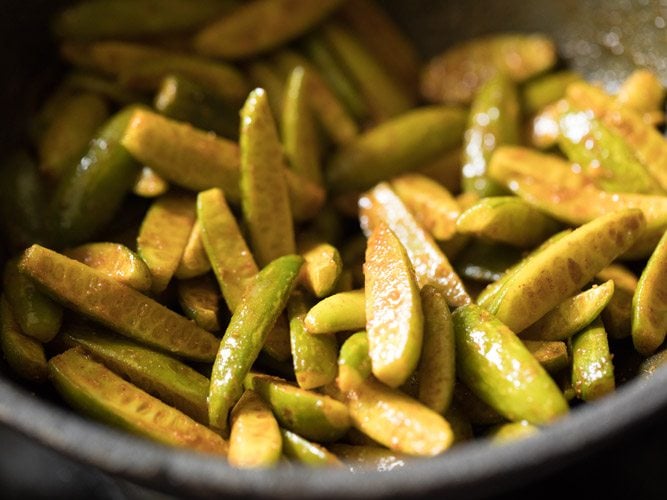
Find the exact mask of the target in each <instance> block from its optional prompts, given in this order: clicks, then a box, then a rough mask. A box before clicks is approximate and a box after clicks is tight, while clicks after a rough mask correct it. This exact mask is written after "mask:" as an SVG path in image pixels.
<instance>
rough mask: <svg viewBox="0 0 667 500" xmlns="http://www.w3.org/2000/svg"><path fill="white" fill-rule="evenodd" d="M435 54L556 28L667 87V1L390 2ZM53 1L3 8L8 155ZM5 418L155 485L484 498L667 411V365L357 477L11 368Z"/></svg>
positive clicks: (571, 44)
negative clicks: (264, 458) (87, 406)
mask: <svg viewBox="0 0 667 500" xmlns="http://www.w3.org/2000/svg"><path fill="white" fill-rule="evenodd" d="M382 3H383V4H385V5H386V6H387V8H388V9H389V11H390V12H391V14H392V15H393V16H394V17H395V18H396V19H397V21H398V22H399V24H401V25H402V26H403V27H404V28H405V30H406V31H407V32H408V33H409V34H410V36H411V37H412V38H413V39H415V40H416V42H417V44H418V47H419V48H420V50H421V51H422V52H423V54H424V55H425V56H429V55H433V54H435V53H436V52H438V51H440V50H442V49H444V48H445V47H447V46H448V45H450V44H451V43H453V42H455V41H458V40H462V39H466V38H469V37H472V36H476V35H480V34H484V33H489V32H494V31H507V30H516V31H541V32H545V33H548V34H550V35H551V36H553V37H554V38H555V39H556V41H557V42H558V44H559V48H560V51H561V54H562V55H563V57H564V59H565V61H566V64H567V65H568V66H570V67H574V68H575V69H577V70H578V71H580V72H582V73H583V74H585V75H586V76H588V77H589V78H592V79H596V80H601V81H604V82H605V83H606V84H607V85H608V87H610V88H614V87H616V86H617V85H618V82H619V81H621V80H622V79H623V77H624V76H626V75H627V74H628V73H629V71H630V70H631V69H632V68H633V67H635V66H636V65H644V66H648V67H650V68H652V69H654V70H655V71H656V72H658V73H659V74H660V75H661V77H662V79H663V82H664V83H666V84H667V30H666V29H665V22H666V21H667V4H666V3H665V2H664V0H604V1H603V0H599V1H594V0H551V1H547V0H540V1H538V0H533V1H531V2H525V1H522V0H501V1H497V2H491V1H489V0H475V1H472V0H466V1H453V0H449V1H448V0H442V1H436V0H433V1H429V0H412V1H410V2H404V1H401V0H397V1H385V2H382ZM57 4H58V2H54V1H53V0H21V1H18V0H17V1H5V2H3V15H2V16H0V67H2V69H3V78H2V79H1V80H0V110H2V112H1V113H0V157H2V154H3V153H4V152H6V151H7V150H9V149H10V148H11V146H12V144H13V143H14V142H16V141H17V140H18V138H19V137H20V133H21V130H22V127H23V124H24V123H25V121H26V117H27V116H28V114H29V110H30V109H32V108H33V107H34V104H35V101H36V99H38V98H39V96H40V95H41V94H43V92H44V89H45V82H46V84H48V82H49V81H50V80H52V78H53V77H54V75H56V74H57V65H55V64H54V63H53V60H54V48H53V45H51V44H50V43H49V40H48V18H49V16H50V15H51V14H52V12H53V10H54V9H55V8H56V7H57ZM0 371H2V373H1V374H0V423H3V424H5V425H7V426H9V427H12V428H14V429H16V430H18V431H19V432H21V433H23V434H25V435H27V436H28V437H30V438H32V439H34V440H35V441H37V442H40V443H42V444H44V445H46V446H47V447H50V448H52V449H54V450H56V451H58V452H60V453H62V454H63V455H65V456H68V457H70V458H73V459H75V460H77V461H79V462H82V463H85V464H88V465H90V466H92V467H97V468H99V469H100V470H102V471H105V472H107V473H109V474H112V475H116V476H119V477H122V478H126V479H129V480H131V481H134V482H136V483H139V484H143V485H147V486H149V487H151V488H154V489H156V490H161V491H164V492H169V493H172V494H183V495H186V496H188V497H202V498H207V497H211V498H212V497H217V498H220V497H221V496H225V497H237V496H238V497H241V496H242V497H244V498H251V497H288V498H327V497H345V498H380V497H397V496H403V497H416V496H422V497H423V496H427V495H432V494H438V495H447V498H459V497H466V498H469V497H478V496H481V495H488V494H491V493H494V492H498V491H501V490H504V489H506V488H508V487H510V486H512V485H515V484H517V483H518V482H519V481H521V482H522V483H525V482H527V481H534V480H537V479H539V478H541V477H544V476H546V475H548V474H553V473H554V472H556V471H557V470H559V469H562V468H564V467H565V466H567V465H570V464H573V463H577V462H582V461H583V460H585V459H586V458H588V457H590V456H592V455H593V454H595V453H600V450H607V449H610V447H611V446H613V445H614V444H615V443H616V442H617V441H618V440H619V439H620V438H621V437H623V436H625V435H627V434H628V433H629V432H631V431H633V430H637V429H638V428H643V427H646V426H649V425H655V422H656V421H657V420H658V419H660V418H664V417H665V416H666V415H667V369H666V370H662V371H658V372H657V373H656V374H655V376H654V377H653V378H652V379H650V380H647V381H638V380H634V381H630V382H628V383H627V384H624V385H623V386H622V387H620V389H619V390H618V391H617V393H616V394H615V395H613V396H611V397H608V398H606V399H604V400H602V401H599V402H597V403H591V404H588V405H585V406H582V407H579V408H577V409H576V410H574V411H573V412H572V414H571V416H570V417H568V418H566V419H564V420H563V421H560V422H558V423H556V424H554V425H553V426H551V427H549V428H548V429H546V430H545V431H544V432H541V433H540V434H539V435H537V436H535V437H532V438H530V439H527V440H524V441H521V442H515V443H512V444H508V445H504V446H502V447H499V446H495V447H491V446H490V445H489V444H487V443H486V442H484V441H478V442H474V443H472V444H469V445H465V446H462V447H459V448H457V449H454V450H452V451H451V452H449V453H446V454H444V455H442V456H440V457H437V458H433V459H428V460H415V461H414V462H413V463H411V464H410V465H409V466H407V467H405V468H403V469H400V470H395V471H393V472H391V473H367V474H364V475H350V474H349V473H345V472H342V471H336V470H317V471H313V470H307V469H302V468H299V467H289V468H288V467H285V468H279V469H277V470H274V471H263V472H252V471H251V472H248V471H238V470H234V469H231V468H229V467H228V466H226V465H225V464H224V463H223V462H222V461H220V460H218V459H214V458H208V457H206V456H201V455H196V454H192V453H188V452H184V451H177V450H173V449H168V448H165V447H163V446H160V445H157V444H153V443H151V442H148V441H144V440H141V439H137V438H134V437H132V436H130V435H127V434H124V433H121V432H117V431H115V430H114V429H111V428H108V427H106V426H102V425H99V424H97V423H95V422H92V421H89V420H86V419H84V418H82V417H80V416H78V415H77V414H75V413H73V412H71V411H70V410H68V409H66V408H65V407H64V406H62V405H61V404H60V403H59V402H58V401H57V399H56V398H54V397H53V395H52V394H50V393H48V392H44V391H43V390H41V389H40V390H38V389H36V388H34V387H27V386H25V385H22V384H21V383H19V382H17V381H15V380H14V379H13V378H12V376H11V374H9V373H8V371H7V370H6V367H5V366H4V365H2V366H0Z"/></svg>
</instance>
